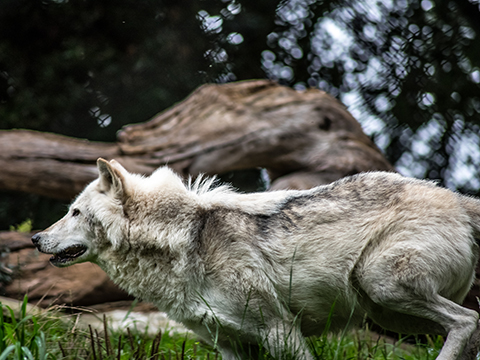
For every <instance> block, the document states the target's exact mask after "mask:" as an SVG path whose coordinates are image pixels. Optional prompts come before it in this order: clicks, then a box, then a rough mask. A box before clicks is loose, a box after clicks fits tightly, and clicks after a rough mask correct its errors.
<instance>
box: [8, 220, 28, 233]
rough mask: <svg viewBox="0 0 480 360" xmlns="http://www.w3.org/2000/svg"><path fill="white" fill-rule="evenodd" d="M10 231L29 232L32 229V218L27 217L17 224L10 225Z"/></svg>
mask: <svg viewBox="0 0 480 360" xmlns="http://www.w3.org/2000/svg"><path fill="white" fill-rule="evenodd" d="M10 231H18V232H23V233H29V232H31V231H32V220H31V219H27V220H25V221H24V222H22V223H21V224H19V225H17V226H10Z"/></svg>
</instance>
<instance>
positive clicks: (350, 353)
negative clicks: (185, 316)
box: [0, 297, 443, 360]
mask: <svg viewBox="0 0 480 360" xmlns="http://www.w3.org/2000/svg"><path fill="white" fill-rule="evenodd" d="M0 306H1V308H2V310H3V311H0V360H6V359H18V360H25V359H28V360H31V359H34V360H37V359H38V360H47V359H48V360H52V359H64V360H67V359H69V360H74V359H93V360H114V359H115V360H126V359H133V360H135V359H151V360H156V359H158V360H161V359H174V360H178V359H181V360H183V359H212V360H214V359H221V356H220V355H219V354H218V353H217V352H216V351H215V350H214V349H212V348H211V347H210V346H208V345H206V344H204V343H202V342H199V341H198V340H197V339H196V338H195V337H194V335H191V334H188V335H185V334H176V333H173V332H170V331H168V330H163V331H161V332H159V333H158V334H157V336H155V337H149V336H148V335H147V334H146V333H142V332H140V331H137V330H136V329H127V330H126V332H125V333H120V332H119V331H114V330H112V329H109V327H108V324H107V321H106V320H105V318H104V328H103V329H101V330H100V331H99V330H95V329H92V327H90V326H89V328H88V329H80V328H77V326H76V322H75V316H72V317H70V316H67V315H65V314H61V313H59V311H58V310H57V311H46V312H44V313H41V314H38V315H31V314H28V313H27V298H26V297H25V298H24V301H23V303H22V305H21V308H20V309H19V311H17V312H15V311H14V310H13V309H12V308H10V307H8V306H6V305H3V304H0ZM427 339H428V341H427V345H425V344H417V345H408V346H406V345H405V344H404V340H405V339H400V340H398V341H397V342H395V343H394V344H392V343H389V342H388V341H386V340H385V337H381V336H379V335H377V334H375V333H373V332H371V331H369V330H368V329H364V330H360V331H354V332H350V331H346V332H344V333H343V334H341V335H340V336H338V335H337V336H332V335H330V334H328V333H327V332H325V334H323V335H322V336H320V337H318V338H312V339H309V343H310V346H311V349H312V353H313V354H314V356H315V358H317V359H326V360H344V359H379V360H380V359H382V360H386V359H405V360H413V359H420V360H429V359H432V360H433V359H435V358H436V356H437V355H438V352H439V350H440V348H441V346H442V344H443V343H442V342H443V340H442V338H441V337H438V338H435V339H431V338H428V337H427ZM263 358H265V359H268V358H269V356H268V355H264V357H263Z"/></svg>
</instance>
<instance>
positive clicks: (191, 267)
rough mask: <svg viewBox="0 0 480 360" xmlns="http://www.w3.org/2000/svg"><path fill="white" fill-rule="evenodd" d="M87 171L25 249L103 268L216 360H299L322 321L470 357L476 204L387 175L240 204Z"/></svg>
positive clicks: (157, 182) (195, 189)
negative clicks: (375, 327)
mask: <svg viewBox="0 0 480 360" xmlns="http://www.w3.org/2000/svg"><path fill="white" fill-rule="evenodd" d="M98 169H99V173H100V177H99V178H98V179H97V180H95V181H93V182H92V183H91V184H90V185H88V186H87V187H86V189H85V190H84V191H83V192H82V193H81V194H80V195H79V196H78V198H77V199H76V200H75V201H74V202H73V204H72V205H71V207H70V210H69V212H68V214H67V215H66V216H65V217H64V218H62V219H61V220H59V221H58V222H57V223H55V224H54V225H52V226H51V227H49V228H48V229H46V230H45V231H43V232H40V233H38V234H36V235H34V237H33V238H32V240H33V242H34V243H35V244H36V246H37V248H38V249H39V250H40V251H42V252H45V253H49V254H53V256H52V258H51V262H52V263H53V264H54V265H56V266H69V265H72V264H75V263H78V262H84V261H91V262H94V263H96V264H98V265H100V267H101V268H102V269H104V270H105V271H106V272H107V273H108V275H109V276H110V277H111V278H112V279H113V281H114V282H116V283H117V284H118V285H119V286H120V287H122V288H123V289H125V290H127V291H128V292H129V293H130V294H133V295H134V296H136V297H139V298H141V299H144V300H147V301H151V302H153V303H154V304H156V306H158V308H159V309H160V310H162V311H165V312H166V313H167V314H168V315H169V316H170V317H171V318H172V319H174V320H176V321H180V322H182V323H183V324H185V325H186V326H187V327H189V328H190V329H192V330H193V331H194V332H196V333H197V334H199V335H200V336H202V337H203V338H204V339H205V340H207V341H210V342H211V343H213V344H214V345H215V346H217V347H218V348H219V350H220V351H221V353H222V356H223V358H224V359H236V358H245V357H248V356H251V354H253V353H256V352H258V351H268V352H269V353H270V354H272V355H273V356H274V357H276V358H279V359H280V358H286V357H291V356H292V355H293V356H294V357H295V358H299V359H309V358H311V355H310V353H309V352H308V349H307V347H306V343H305V339H304V337H305V336H310V335H315V334H321V333H322V331H324V329H325V326H326V324H327V321H328V319H329V317H330V320H331V329H332V330H334V329H343V328H344V327H345V326H348V325H349V324H355V323H358V322H360V321H361V320H362V319H363V317H364V315H365V314H367V315H368V316H369V317H370V318H372V319H373V320H374V321H375V322H377V323H378V324H379V325H381V326H383V327H384V328H386V329H389V330H393V331H397V332H400V333H430V334H441V335H445V336H447V339H446V342H445V345H444V347H443V349H442V352H441V354H440V356H439V359H442V360H446V359H460V358H462V356H463V358H468V356H470V355H469V354H473V353H475V352H476V348H475V344H474V343H475V341H474V339H473V338H475V337H476V336H477V335H478V334H477V333H478V330H477V323H478V314H477V313H476V312H475V311H472V310H468V309H466V308H464V307H462V306H460V305H458V304H460V303H461V302H462V301H463V299H464V297H465V296H466V294H467V292H468V291H469V289H470V286H471V284H472V282H473V280H474V275H475V266H476V263H477V255H478V254H477V253H478V249H477V244H476V240H475V239H476V238H477V237H479V235H480V202H479V201H478V200H476V199H473V198H469V197H465V196H462V195H459V194H456V193H453V192H451V191H449V190H446V189H443V188H439V187H437V186H436V185H435V184H434V183H431V182H426V181H420V180H414V179H409V178H405V177H402V176H400V175H398V174H394V173H381V172H375V173H365V174H360V175H356V176H352V177H348V178H345V179H342V180H340V181H337V182H334V183H332V184H330V185H326V186H320V187H317V188H314V189H311V190H307V191H275V192H266V193H257V194H238V193H235V192H233V191H231V190H230V189H229V188H227V187H217V188H212V187H211V185H212V180H207V181H204V182H202V181H197V182H195V183H194V184H188V185H185V184H184V183H183V182H182V180H181V179H180V178H179V177H177V176H176V175H175V174H174V173H173V172H172V171H171V170H169V169H168V168H166V167H165V168H161V169H159V170H157V171H156V172H155V173H154V174H153V175H151V176H150V177H147V178H145V177H141V176H138V175H134V174H130V173H128V172H127V171H126V170H125V169H124V168H123V167H122V166H121V165H120V164H118V163H117V162H115V161H111V162H107V161H105V160H103V159H99V160H98ZM472 334H474V336H473V337H472ZM471 338H472V340H471ZM470 340H471V341H470ZM260 349H263V350H260ZM464 349H465V350H464ZM462 351H463V355H462ZM249 354H250V355H249Z"/></svg>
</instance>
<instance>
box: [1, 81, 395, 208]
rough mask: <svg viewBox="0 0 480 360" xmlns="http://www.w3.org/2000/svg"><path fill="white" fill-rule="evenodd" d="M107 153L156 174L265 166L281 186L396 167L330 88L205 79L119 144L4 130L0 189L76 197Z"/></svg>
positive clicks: (134, 168)
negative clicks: (298, 88) (165, 170)
mask: <svg viewBox="0 0 480 360" xmlns="http://www.w3.org/2000/svg"><path fill="white" fill-rule="evenodd" d="M98 157H103V158H105V159H113V158H115V159H117V160H118V161H119V162H120V163H122V164H123V165H124V166H125V167H126V168H127V170H129V171H131V172H137V173H142V174H150V173H151V172H153V171H154V170H155V169H156V168H158V167H159V166H162V165H165V164H168V166H170V167H172V168H173V169H174V170H176V171H177V172H178V173H179V174H181V175H183V176H187V175H193V176H196V175H198V174H199V173H206V174H208V175H213V174H222V173H225V172H228V171H232V170H242V169H249V168H256V167H263V168H266V169H267V170H268V172H269V174H270V176H271V180H272V188H273V189H280V188H296V189H306V188H310V187H312V186H316V185H319V184H324V183H328V182H331V181H333V180H336V179H338V178H340V177H343V176H346V175H349V174H353V173H357V172H361V171H369V170H388V171H393V168H392V166H391V165H390V164H389V163H388V161H387V160H386V159H385V158H384V157H383V155H382V154H381V152H380V151H379V149H378V148H377V147H376V146H375V145H374V144H373V142H372V141H371V140H370V139H369V138H368V137H367V136H366V135H365V134H364V133H363V131H362V129H361V126H360V125H359V123H358V122H357V121H356V120H355V119H354V118H353V117H352V115H351V114H350V113H349V112H348V111H347V110H346V108H345V107H344V105H342V104H341V103H340V102H338V101H337V100H335V99H334V98H332V97H331V96H329V95H328V94H326V93H325V92H322V91H319V90H314V89H310V90H307V91H304V92H297V91H295V90H292V89H290V88H287V87H284V86H280V85H278V84H276V83H274V82H270V81H266V80H256V81H246V82H238V83H231V84H224V85H204V86H202V87H200V88H199V89H197V90H196V91H195V92H193V93H192V94H191V95H190V96H189V97H188V98H187V99H185V100H184V101H182V102H180V103H179V104H177V105H175V106H173V107H172V108H170V109H168V110H166V111H164V112H162V113H160V114H158V115H157V116H155V117H154V118H153V119H151V120H150V121H148V122H145V123H140V124H135V125H130V126H127V127H125V128H124V129H123V130H122V131H120V132H119V134H118V141H117V142H116V143H99V142H92V141H87V140H80V139H74V138H69V137H65V136H61V135H55V134H48V133H40V132H34V131H28V130H7V131H0V189H2V190H16V191H25V192H30V193H36V194H40V195H45V196H49V197H54V198H60V199H71V198H73V197H74V196H75V195H76V194H77V193H78V192H79V191H81V190H82V189H83V187H84V186H85V185H86V184H87V183H88V182H90V181H92V180H93V179H95V178H96V177H97V171H96V167H95V161H96V159H97V158H98Z"/></svg>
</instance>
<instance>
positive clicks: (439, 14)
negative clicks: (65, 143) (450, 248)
mask: <svg viewBox="0 0 480 360" xmlns="http://www.w3.org/2000/svg"><path fill="white" fill-rule="evenodd" d="M479 3H480V2H479V1H478V0H476V1H473V0H472V1H469V0H464V1H461V0H449V1H446V0H438V1H434V0H423V1H413V0H400V1H396V0H395V1H393V0H391V1H380V2H379V1H374V0H354V1H353V0H352V1H311V0H298V1H297V0H289V1H273V0H239V1H236V0H235V1H230V0H226V1H199V0H177V1H159V0H55V1H54V0H43V1H42V0H1V2H0V129H12V128H28V129H35V130H40V131H51V132H55V133H59V134H64V135H68V136H75V137H81V138H88V139H91V140H99V141H114V140H115V136H116V132H117V131H118V130H119V129H120V128H121V127H122V126H124V125H126V124H130V123H135V122H143V121H146V120H148V119H149V118H150V117H152V116H153V115H155V114H156V113H158V112H159V111H162V110H164V109H165V108H167V107H169V106H172V105H173V104H174V103H176V102H178V101H180V100H182V99H183V98H185V97H186V96H187V95H188V94H189V93H190V92H191V91H192V90H194V89H195V88H196V87H198V86H199V85H201V84H203V83H206V82H216V83H223V82H229V81H235V80H246V79H253V78H270V79H275V80H277V81H279V82H280V83H282V84H284V85H288V86H292V87H294V88H296V89H298V90H301V89H304V88H307V87H317V88H320V89H322V90H325V91H327V92H329V93H330V94H332V95H334V96H335V97H337V98H338V99H340V100H341V101H343V102H344V103H345V104H346V105H347V106H348V107H349V109H350V111H351V112H352V113H353V115H354V116H355V117H356V118H357V119H358V120H359V121H360V122H361V123H362V126H363V127H364V129H365V131H366V133H367V134H368V135H370V136H372V138H373V139H374V140H375V142H376V143H377V145H378V146H379V147H380V148H381V149H382V150H383V151H384V152H385V154H386V156H387V157H388V159H389V160H390V161H391V162H392V163H393V164H394V165H396V166H397V168H398V169H399V170H400V172H402V173H403V174H405V175H409V176H415V177H420V178H432V179H437V180H439V181H440V183H441V184H442V185H445V186H447V187H449V188H451V189H456V190H459V191H462V192H465V193H471V194H478V193H479V189H480V174H479V167H480V151H479V145H480V140H479V136H478V135H479V125H480V38H479V36H480V11H479ZM0 171H1V169H0ZM64 210H65V204H62V203H59V202H57V201H53V200H51V199H46V198H42V197H38V196H34V195H29V194H17V193H6V192H3V193H2V192H0V229H8V228H9V227H10V226H11V225H16V224H19V223H21V222H23V221H24V220H25V219H27V218H30V219H32V221H33V227H34V228H42V227H44V226H46V225H48V224H49V223H51V222H52V221H54V220H56V219H58V218H59V217H60V216H62V214H63V212H64Z"/></svg>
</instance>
